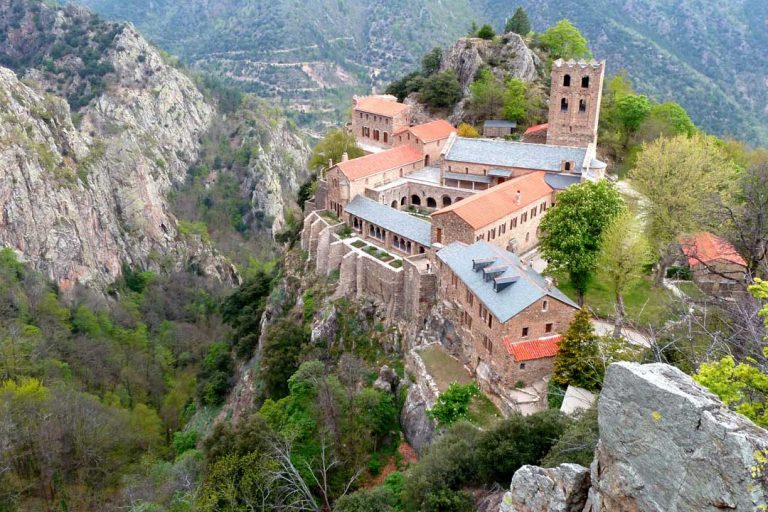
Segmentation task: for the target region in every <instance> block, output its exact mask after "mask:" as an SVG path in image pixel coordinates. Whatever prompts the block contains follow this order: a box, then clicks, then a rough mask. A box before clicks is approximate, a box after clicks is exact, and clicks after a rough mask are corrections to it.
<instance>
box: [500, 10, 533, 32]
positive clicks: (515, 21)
mask: <svg viewBox="0 0 768 512" xmlns="http://www.w3.org/2000/svg"><path fill="white" fill-rule="evenodd" d="M504 31H505V32H514V33H515V34H520V35H521V36H524V35H527V34H528V33H530V31H531V21H530V20H529V19H528V14H527V13H526V12H525V9H523V8H522V7H518V8H517V10H516V11H515V14H513V15H512V17H511V18H509V20H507V26H506V27H505V29H504Z"/></svg>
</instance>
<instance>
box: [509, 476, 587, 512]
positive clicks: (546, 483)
mask: <svg viewBox="0 0 768 512" xmlns="http://www.w3.org/2000/svg"><path fill="white" fill-rule="evenodd" d="M589 481H590V479H589V469H587V468H585V467H583V466H579V465H578V464H562V465H560V466H558V467H557V468H552V469H544V468H540V467H537V466H523V467H521V468H520V469H518V470H517V471H516V472H515V475H514V476H513V477H512V484H511V485H510V488H509V492H507V493H506V494H505V495H504V498H503V499H502V501H501V506H500V507H499V509H498V510H499V511H500V512H581V511H582V510H583V508H584V504H585V503H586V501H587V495H588V492H589Z"/></svg>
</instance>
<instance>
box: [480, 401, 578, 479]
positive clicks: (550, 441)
mask: <svg viewBox="0 0 768 512" xmlns="http://www.w3.org/2000/svg"><path fill="white" fill-rule="evenodd" d="M566 425H567V419H566V418H565V416H564V415H562V414H561V413H560V411H555V410H547V411H543V412H539V413H536V414H533V415H531V416H523V415H522V414H513V415H512V416H510V417H509V418H506V419H505V420H503V421H501V422H499V423H498V424H497V425H495V426H494V427H493V428H492V429H491V430H489V431H487V432H485V433H483V435H482V437H481V439H480V442H479V443H478V445H477V459H478V470H479V472H480V478H481V479H482V481H483V482H484V483H491V482H497V483H499V484H505V483H506V482H508V481H509V480H510V479H511V478H512V475H514V474H515V471H517V470H518V469H520V467H521V466H523V465H525V464H538V463H539V462H541V459H542V458H543V457H544V456H545V455H546V454H547V452H549V449H550V448H551V447H552V445H554V444H555V442H556V441H557V440H558V439H559V438H560V436H561V435H562V433H563V431H564V430H565V427H566Z"/></svg>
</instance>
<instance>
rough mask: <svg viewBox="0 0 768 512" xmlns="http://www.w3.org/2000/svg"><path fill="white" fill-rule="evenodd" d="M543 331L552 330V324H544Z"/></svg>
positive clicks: (548, 331)
mask: <svg viewBox="0 0 768 512" xmlns="http://www.w3.org/2000/svg"><path fill="white" fill-rule="evenodd" d="M544 332H546V333H550V332H552V324H547V325H545V326H544Z"/></svg>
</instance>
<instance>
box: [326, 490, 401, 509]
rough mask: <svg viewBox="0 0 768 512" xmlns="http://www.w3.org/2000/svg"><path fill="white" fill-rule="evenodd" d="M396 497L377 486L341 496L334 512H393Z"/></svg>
mask: <svg viewBox="0 0 768 512" xmlns="http://www.w3.org/2000/svg"><path fill="white" fill-rule="evenodd" d="M396 502H397V497H396V496H395V495H394V494H393V493H392V491H390V490H389V489H388V488H386V487H383V486H379V487H374V488H373V489H366V490H362V491H357V492H354V493H352V494H347V495H346V496H342V497H341V498H339V499H338V501H336V506H334V507H333V510H334V512H394V510H396V509H395V508H394V505H395V503H396Z"/></svg>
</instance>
